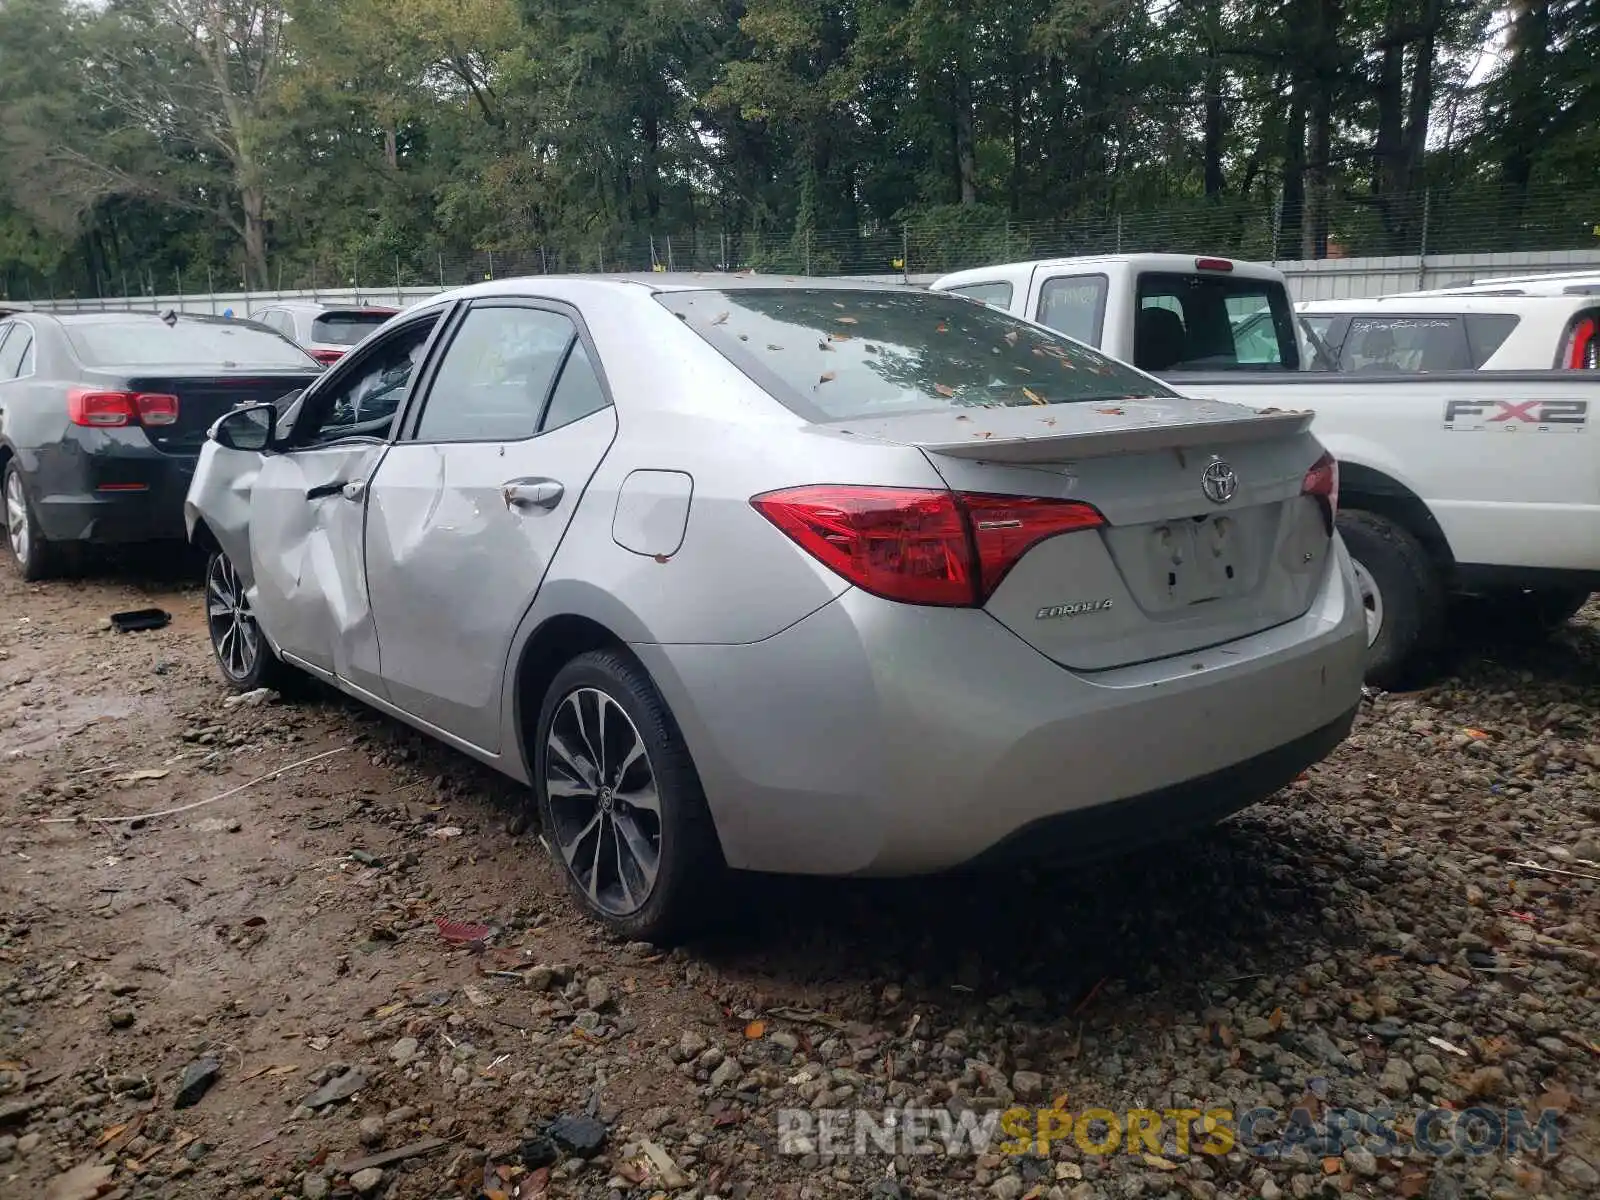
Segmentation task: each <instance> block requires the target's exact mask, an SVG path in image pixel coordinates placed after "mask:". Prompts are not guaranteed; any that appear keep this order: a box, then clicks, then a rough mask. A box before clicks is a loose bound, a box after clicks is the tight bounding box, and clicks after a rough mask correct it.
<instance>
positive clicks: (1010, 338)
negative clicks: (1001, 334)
mask: <svg viewBox="0 0 1600 1200" xmlns="http://www.w3.org/2000/svg"><path fill="white" fill-rule="evenodd" d="M1016 344H1017V331H1016V330H1015V329H1013V330H1012V331H1011V332H1010V333H1008V334H1006V345H1008V346H1015V345H1016Z"/></svg>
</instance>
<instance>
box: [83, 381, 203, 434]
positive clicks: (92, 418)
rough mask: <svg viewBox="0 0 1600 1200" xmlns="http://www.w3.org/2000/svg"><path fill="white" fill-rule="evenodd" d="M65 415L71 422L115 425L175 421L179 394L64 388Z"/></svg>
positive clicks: (112, 426) (165, 423)
mask: <svg viewBox="0 0 1600 1200" xmlns="http://www.w3.org/2000/svg"><path fill="white" fill-rule="evenodd" d="M67 419H68V420H69V421H71V422H72V423H73V424H74V425H88V426H93V427H96V428H100V429H116V428H120V427H121V426H124V425H138V424H144V425H174V424H176V423H177V420H178V398H177V397H176V396H167V395H162V394H160V393H157V392H100V391H96V390H95V389H93V388H83V387H75V388H69V389H68V390H67Z"/></svg>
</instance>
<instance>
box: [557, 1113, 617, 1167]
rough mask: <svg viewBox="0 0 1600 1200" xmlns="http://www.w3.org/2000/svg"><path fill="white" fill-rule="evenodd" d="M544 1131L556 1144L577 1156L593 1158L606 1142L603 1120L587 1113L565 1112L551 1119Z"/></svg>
mask: <svg viewBox="0 0 1600 1200" xmlns="http://www.w3.org/2000/svg"><path fill="white" fill-rule="evenodd" d="M545 1132H546V1133H547V1134H549V1135H550V1138H551V1140H552V1141H554V1142H555V1144H556V1145H558V1146H560V1147H561V1148H562V1149H564V1150H566V1151H568V1152H569V1153H571V1154H574V1155H576V1156H577V1157H579V1158H593V1157H594V1156H595V1155H596V1154H599V1153H600V1147H602V1146H604V1145H605V1144H606V1126H605V1122H604V1121H602V1120H600V1119H599V1118H598V1117H591V1116H590V1115H589V1114H588V1113H565V1114H563V1115H562V1116H559V1117H557V1118H556V1119H555V1120H554V1121H551V1122H550V1124H549V1126H548V1127H547V1128H546V1130H545Z"/></svg>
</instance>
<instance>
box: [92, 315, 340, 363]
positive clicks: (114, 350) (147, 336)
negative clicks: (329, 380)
mask: <svg viewBox="0 0 1600 1200" xmlns="http://www.w3.org/2000/svg"><path fill="white" fill-rule="evenodd" d="M66 330H67V340H68V341H70V342H71V343H72V349H73V350H74V352H76V354H77V356H78V358H79V360H80V361H82V362H83V364H84V365H85V366H89V367H154V366H163V367H166V366H171V367H299V368H304V367H313V368H317V369H320V367H318V364H317V361H316V360H315V359H314V358H312V357H311V356H310V355H308V354H307V353H306V352H305V351H304V350H302V349H300V347H298V346H296V345H295V344H294V343H293V342H291V341H288V340H287V339H286V338H282V337H280V336H278V335H277V334H276V333H271V332H269V331H268V330H266V329H263V328H261V327H260V326H259V325H256V326H251V325H233V324H229V323H227V322H223V321H218V322H215V323H212V322H210V321H178V322H177V323H176V324H173V325H168V324H167V323H166V322H165V321H116V322H111V321H104V322H95V323H94V324H89V325H70V324H69V325H68V326H67V327H66Z"/></svg>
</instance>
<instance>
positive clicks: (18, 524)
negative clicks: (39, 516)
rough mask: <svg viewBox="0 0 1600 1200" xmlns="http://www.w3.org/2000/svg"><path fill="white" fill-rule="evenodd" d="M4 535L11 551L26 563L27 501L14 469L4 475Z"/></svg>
mask: <svg viewBox="0 0 1600 1200" xmlns="http://www.w3.org/2000/svg"><path fill="white" fill-rule="evenodd" d="M6 536H7V537H8V538H9V539H10V540H11V553H12V554H14V555H16V559H17V561H18V562H19V563H21V564H23V565H24V566H26V565H27V563H28V551H29V550H30V549H31V547H30V546H29V544H28V502H27V500H25V499H24V498H23V495H22V476H20V475H18V474H17V473H16V472H15V471H13V472H11V474H10V475H8V476H7V477H6Z"/></svg>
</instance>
